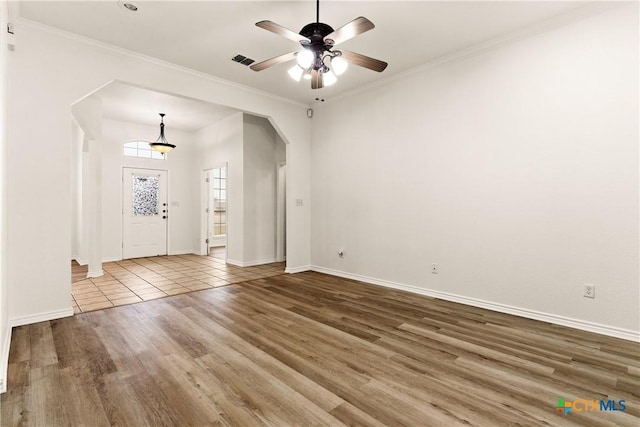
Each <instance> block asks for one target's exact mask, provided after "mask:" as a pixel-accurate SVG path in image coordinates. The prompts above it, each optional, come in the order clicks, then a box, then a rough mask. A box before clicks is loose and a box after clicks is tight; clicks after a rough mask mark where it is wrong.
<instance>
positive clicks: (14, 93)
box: [7, 21, 310, 324]
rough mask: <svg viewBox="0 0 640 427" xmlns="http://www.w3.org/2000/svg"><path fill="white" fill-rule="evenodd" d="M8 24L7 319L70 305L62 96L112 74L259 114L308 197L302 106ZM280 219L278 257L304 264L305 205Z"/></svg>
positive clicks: (55, 313) (66, 131)
mask: <svg viewBox="0 0 640 427" xmlns="http://www.w3.org/2000/svg"><path fill="white" fill-rule="evenodd" d="M15 28H16V31H17V32H18V34H19V41H20V43H19V46H18V48H17V50H16V52H14V53H13V54H12V58H11V59H12V61H11V64H10V67H11V69H10V76H9V77H10V82H9V87H10V90H11V93H10V99H9V118H8V123H10V125H11V128H10V135H9V141H8V171H7V174H8V175H7V176H8V178H7V182H8V189H7V193H8V194H7V197H8V206H10V208H9V210H8V212H7V214H8V223H9V228H10V229H11V233H10V234H9V236H8V239H9V240H8V247H11V256H10V258H9V259H8V266H7V268H8V275H9V277H8V281H9V289H8V293H9V303H8V309H9V319H10V322H11V323H12V324H22V323H29V322H34V321H38V320H45V319H50V318H55V317H60V316H64V315H71V313H72V310H71V301H70V297H69V294H70V291H71V284H70V276H71V271H70V263H69V259H70V257H71V243H70V240H71V239H70V236H71V170H72V168H71V148H70V144H71V126H70V120H71V118H70V106H71V105H72V104H73V103H74V102H76V101H77V100H78V99H80V98H81V97H83V96H85V95H86V94H88V93H89V92H91V91H93V90H95V89H96V88H98V87H101V86H102V85H104V84H107V83H109V82H110V81H112V80H114V79H119V80H122V81H125V82H129V83H131V84H137V85H139V86H142V87H147V88H151V89H155V90H159V91H163V92H167V93H173V94H179V95H183V96H187V97H191V98H194V99H200V100H203V101H206V102H211V103H215V104H220V105H225V106H229V107H233V108H237V109H241V110H243V111H249V112H252V113H255V114H258V115H263V116H269V117H270V118H271V120H273V121H274V122H276V123H277V125H278V127H279V129H280V131H281V132H282V135H283V137H284V138H285V139H286V140H287V142H289V144H288V149H289V150H290V153H289V156H288V158H289V160H290V162H289V164H290V165H291V166H292V167H291V168H290V173H291V174H292V175H293V176H295V175H296V174H299V175H300V176H299V177H298V179H296V180H292V181H290V182H293V186H292V189H291V190H292V191H291V192H292V193H294V194H298V195H299V197H304V198H308V197H309V184H310V181H309V179H310V177H309V176H308V170H309V163H308V162H309V136H310V132H309V123H307V121H305V120H301V118H303V117H304V114H305V110H306V106H303V105H299V104H295V103H292V102H287V101H283V100H279V99H275V98H272V97H270V96H267V95H265V94H263V93H260V92H258V91H255V90H249V89H242V88H240V87H238V86H237V85H228V84H227V83H226V82H224V81H221V80H218V79H215V78H211V77H209V76H205V75H202V74H199V73H196V72H192V71H189V70H185V69H183V68H180V67H176V66H172V65H169V64H165V63H162V62H161V61H156V60H152V59H148V58H142V57H139V56H137V55H135V54H130V53H128V52H124V51H122V50H118V49H115V48H110V47H106V46H103V45H100V44H97V43H95V44H94V43H88V42H86V41H85V40H81V39H78V38H75V37H73V36H69V35H67V34H65V33H62V32H58V31H56V30H49V29H46V28H44V27H40V26H39V25H37V24H31V23H25V22H20V21H19V22H16V26H15ZM294 166H295V167H294ZM34 190H39V191H37V197H25V194H33V193H34ZM289 219H290V221H291V224H290V225H291V227H292V228H293V230H295V233H291V236H292V239H293V240H292V242H291V244H290V245H289V246H288V247H289V248H290V249H291V252H290V254H291V256H290V257H289V259H288V262H289V263H290V264H291V265H293V266H295V267H300V266H302V267H304V266H307V265H309V228H308V224H309V221H310V215H309V209H308V207H305V208H304V209H297V210H296V212H294V213H292V215H290V217H289ZM294 248H297V250H296V251H294V250H293V249H294ZM43 278H46V280H43Z"/></svg>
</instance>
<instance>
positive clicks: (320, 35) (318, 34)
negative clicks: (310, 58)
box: [299, 22, 333, 71]
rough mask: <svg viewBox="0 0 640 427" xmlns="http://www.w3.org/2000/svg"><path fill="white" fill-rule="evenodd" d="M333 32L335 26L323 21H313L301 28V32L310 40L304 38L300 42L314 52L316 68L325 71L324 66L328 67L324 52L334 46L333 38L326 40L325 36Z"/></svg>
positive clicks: (314, 65) (314, 66)
mask: <svg viewBox="0 0 640 427" xmlns="http://www.w3.org/2000/svg"><path fill="white" fill-rule="evenodd" d="M331 33H333V28H332V27H331V26H330V25H327V24H324V23H322V22H312V23H310V24H307V25H305V26H304V27H303V28H302V30H300V33H299V34H300V35H301V36H304V37H306V38H307V39H309V40H310V41H309V42H307V41H306V40H302V41H301V42H300V44H301V45H302V46H303V47H304V48H305V49H309V50H311V51H312V52H313V54H314V64H313V69H314V70H321V69H322V70H323V71H324V68H325V67H326V66H325V65H324V63H323V53H324V52H325V51H327V52H329V51H331V48H332V47H333V40H331V39H326V40H325V37H326V36H328V35H329V34H331Z"/></svg>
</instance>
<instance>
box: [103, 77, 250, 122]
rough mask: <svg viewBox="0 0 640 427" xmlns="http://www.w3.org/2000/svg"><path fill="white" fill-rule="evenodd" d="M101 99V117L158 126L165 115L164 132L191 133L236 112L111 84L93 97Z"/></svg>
mask: <svg viewBox="0 0 640 427" xmlns="http://www.w3.org/2000/svg"><path fill="white" fill-rule="evenodd" d="M93 95H94V96H97V97H99V98H100V99H102V111H103V117H105V118H107V119H112V120H119V121H125V122H131V123H141V124H147V125H160V116H159V115H158V113H165V114H166V117H165V118H164V123H165V124H166V125H167V129H180V130H184V131H190V132H191V131H195V130H198V129H201V128H203V127H205V126H207V125H209V124H212V123H216V122H217V121H219V120H220V119H223V118H225V117H228V116H230V115H232V114H234V113H236V112H237V111H238V110H235V109H233V108H228V107H223V106H221V105H214V104H210V103H208V102H203V101H198V100H195V99H190V98H185V97H179V96H175V95H170V94H166V93H161V92H156V91H152V90H149V89H144V88H140V87H136V86H132V85H129V84H125V83H121V82H113V83H110V84H109V85H107V86H105V87H103V88H102V89H100V90H99V91H97V92H95V93H94V94H93Z"/></svg>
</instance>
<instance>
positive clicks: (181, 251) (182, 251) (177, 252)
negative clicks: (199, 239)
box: [167, 249, 200, 255]
mask: <svg viewBox="0 0 640 427" xmlns="http://www.w3.org/2000/svg"><path fill="white" fill-rule="evenodd" d="M196 253H200V251H194V250H193V249H178V250H175V251H169V252H167V255H191V254H196Z"/></svg>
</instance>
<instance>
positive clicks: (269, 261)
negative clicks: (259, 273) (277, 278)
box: [227, 258, 276, 267]
mask: <svg viewBox="0 0 640 427" xmlns="http://www.w3.org/2000/svg"><path fill="white" fill-rule="evenodd" d="M274 262H276V259H275V258H269V259H260V260H257V261H236V260H234V259H227V264H231V265H236V266H238V267H253V266H256V265H264V264H272V263H274Z"/></svg>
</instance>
